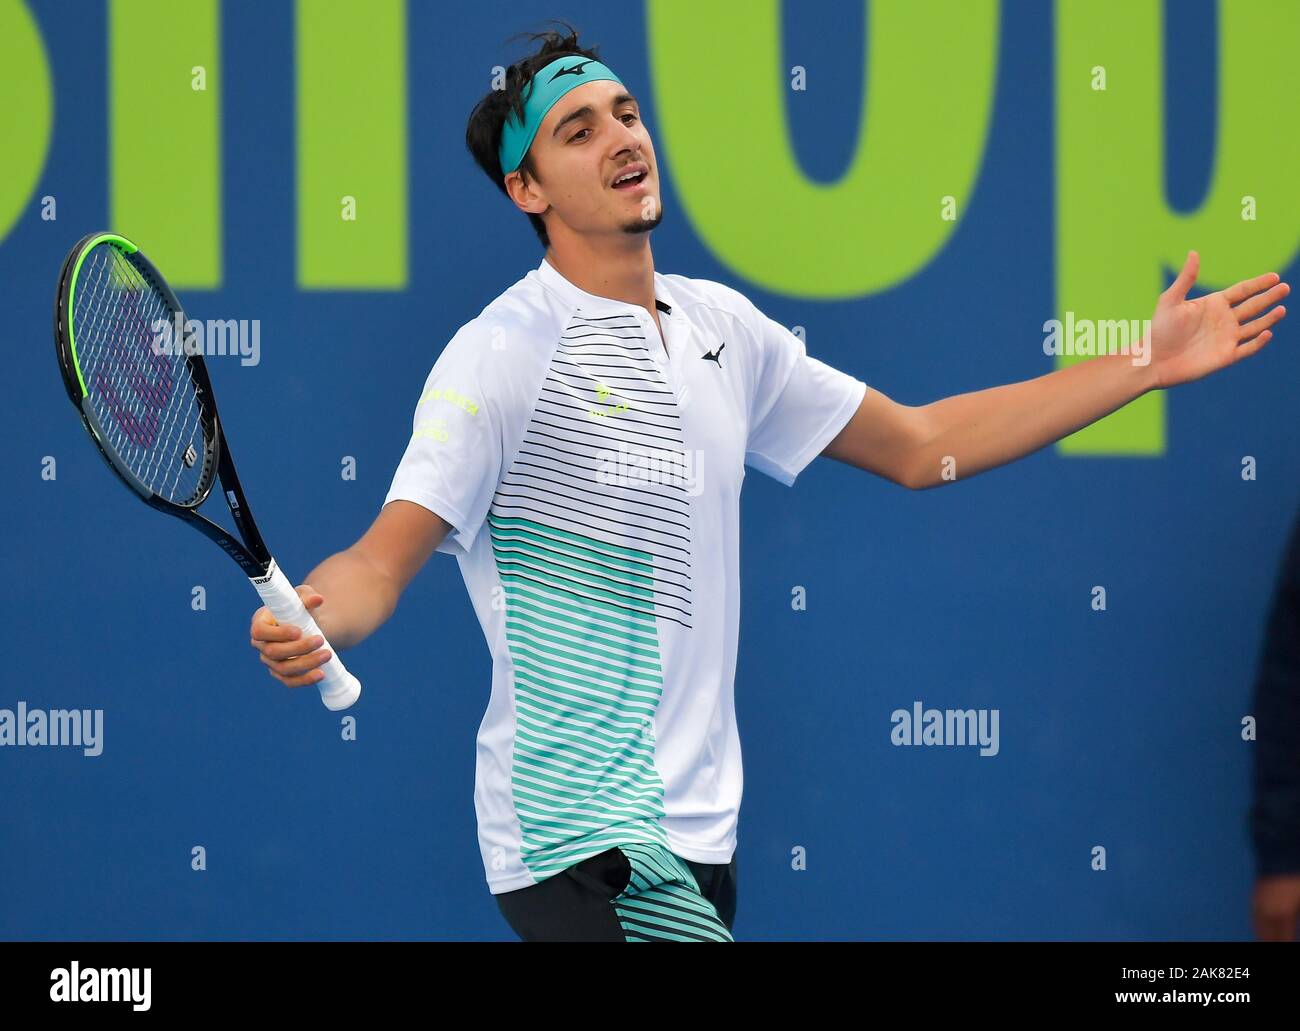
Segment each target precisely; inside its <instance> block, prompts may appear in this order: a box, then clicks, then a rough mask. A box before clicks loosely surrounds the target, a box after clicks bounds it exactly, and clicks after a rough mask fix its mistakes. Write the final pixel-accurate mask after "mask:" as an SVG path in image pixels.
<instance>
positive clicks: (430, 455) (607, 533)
mask: <svg viewBox="0 0 1300 1031" xmlns="http://www.w3.org/2000/svg"><path fill="white" fill-rule="evenodd" d="M654 285H655V305H656V308H657V310H658V313H659V320H660V324H661V325H662V327H663V336H662V337H661V336H660V331H659V328H658V327H657V326H656V325H655V320H654V318H653V317H652V316H651V314H650V312H648V311H646V310H645V309H644V308H642V307H640V306H638V305H635V304H630V303H627V302H623V301H616V300H611V299H610V298H606V297H599V296H596V295H593V294H589V293H587V292H585V291H583V290H581V289H579V288H578V287H576V286H575V285H573V284H572V283H570V282H569V281H568V280H567V279H565V278H564V277H563V276H562V275H561V274H560V273H559V271H558V270H556V269H555V268H554V267H553V266H552V265H551V264H550V263H549V262H547V261H546V260H545V258H543V260H542V262H541V264H540V265H538V267H537V268H536V269H534V270H532V271H530V272H529V273H528V274H527V275H526V276H524V278H522V279H521V280H519V281H518V282H517V283H515V284H514V285H513V286H511V287H510V288H509V289H508V290H506V291H505V292H504V293H502V294H501V295H500V296H499V297H497V298H496V299H495V300H493V301H492V303H491V304H489V305H488V306H487V307H486V308H484V309H483V311H482V312H481V313H480V314H479V315H478V317H477V318H475V319H473V320H472V321H470V322H468V323H467V324H465V325H464V326H462V327H461V328H460V330H459V331H458V332H457V333H456V335H455V336H454V337H453V338H452V340H451V342H450V343H449V344H448V345H447V346H446V348H445V349H444V350H443V352H442V354H441V355H439V356H438V359H437V361H436V362H435V363H434V366H433V369H432V371H431V372H430V374H429V376H428V379H427V380H426V382H425V384H424V389H423V392H422V393H421V396H420V399H419V401H418V403H417V405H416V408H415V416H414V420H413V426H412V435H411V440H410V443H409V444H408V446H407V449H406V452H405V454H404V455H403V457H402V460H401V463H400V465H399V466H398V468H397V472H396V474H395V476H394V477H393V482H392V487H391V489H390V490H389V492H388V496H387V498H386V499H385V502H384V503H385V504H388V503H389V502H391V501H395V500H399V499H401V500H406V501H411V502H414V503H416V504H418V505H421V506H423V507H424V508H427V509H429V510H430V511H432V512H434V513H436V514H437V515H439V516H441V517H442V518H443V519H444V520H445V521H446V522H447V523H449V524H450V525H451V526H452V527H453V529H452V531H451V532H450V533H449V534H448V535H447V537H446V538H445V539H444V540H443V542H442V543H441V544H440V545H439V548H438V550H439V551H443V552H446V553H448V554H452V555H455V556H456V557H457V560H458V562H459V564H460V569H461V574H462V576H463V577H464V580H465V586H466V589H467V590H468V592H469V595H470V598H471V600H472V602H473V605H474V609H475V612H476V613H477V615H478V618H479V622H480V623H481V625H482V627H483V633H484V636H485V637H486V639H487V643H488V647H489V649H490V650H491V654H492V662H493V672H492V691H491V696H490V699H489V702H488V706H487V711H486V713H485V714H484V716H483V721H482V723H481V725H480V727H479V732H478V743H477V761H476V776H475V789H474V801H475V810H476V813H477V816H478V831H479V844H480V848H481V851H482V858H483V865H484V870H485V872H486V874H487V880H488V886H489V888H490V890H491V891H492V892H493V893H494V894H496V893H500V892H505V891H512V890H514V889H517V888H523V887H526V886H528V885H530V884H535V883H537V882H539V881H541V880H544V879H545V878H547V877H550V876H551V875H552V874H555V873H558V872H559V871H560V870H562V869H564V868H565V867H567V866H570V865H572V864H573V863H577V862H580V861H581V860H583V859H585V858H587V857H588V856H591V855H594V854H596V853H597V852H601V851H604V850H605V849H607V848H609V847H611V846H612V845H621V844H633V843H648V844H652V845H660V846H664V847H666V848H669V849H670V850H671V851H672V852H674V853H675V854H677V855H679V856H681V857H683V858H685V859H690V860H693V861H696V862H702V863H727V862H730V860H731V857H732V854H733V852H734V851H735V846H736V826H737V818H738V815H739V811H740V799H741V790H742V781H743V778H742V771H741V751H740V739H739V735H738V734H737V730H736V715H735V706H734V695H733V687H734V681H735V671H736V645H737V639H738V632H739V622H740V573H739V568H740V567H739V562H740V547H739V545H740V534H739V529H740V505H739V502H740V488H741V483H742V481H743V480H744V476H745V466H746V465H748V466H750V467H752V468H755V469H758V470H760V471H761V472H764V473H767V474H768V475H770V476H772V477H774V478H776V479H777V480H779V481H780V482H782V483H784V484H787V485H789V484H793V483H794V480H795V477H796V476H798V474H799V472H800V471H801V470H802V469H803V468H804V467H805V466H806V465H807V464H808V463H809V462H811V461H812V460H813V458H814V457H816V456H817V455H818V454H819V453H820V452H821V451H822V450H823V449H824V448H825V447H826V445H827V444H828V443H829V442H830V441H831V439H832V438H834V437H835V435H836V434H837V433H839V431H840V430H841V429H842V428H843V427H844V425H845V423H847V422H848V420H849V418H850V416H852V414H853V412H854V411H856V409H857V407H858V405H859V403H860V402H861V400H862V398H863V396H864V394H865V392H866V384H865V383H863V382H862V381H861V380H859V379H856V378H855V377H853V376H850V375H847V374H845V373H843V372H840V371H838V370H836V369H833V368H831V367H830V366H828V365H826V364H824V363H822V362H820V361H818V360H817V359H815V358H813V357H811V356H810V355H808V354H807V353H806V351H805V348H804V345H803V342H802V341H801V340H800V339H799V338H798V337H797V336H795V335H794V334H793V333H791V332H790V331H789V330H787V329H785V328H784V327H783V326H781V325H779V324H778V323H776V322H774V321H773V320H772V319H770V318H768V317H767V316H766V315H764V314H763V313H762V312H760V311H759V310H758V309H757V308H756V307H755V306H754V305H753V304H752V303H751V302H750V301H748V300H747V299H746V298H745V297H744V296H743V295H742V294H740V293H738V292H737V291H735V290H733V289H731V288H730V287H727V286H724V285H722V284H720V283H716V282H712V281H709V280H702V279H688V278H685V277H683V276H677V275H662V274H660V273H657V272H656V273H655V274H654Z"/></svg>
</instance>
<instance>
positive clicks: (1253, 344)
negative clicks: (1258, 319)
mask: <svg viewBox="0 0 1300 1031" xmlns="http://www.w3.org/2000/svg"><path fill="white" fill-rule="evenodd" d="M1272 339H1273V331H1272V330H1269V329H1266V330H1264V332H1263V333H1261V334H1260V335H1259V336H1257V337H1256V338H1255V339H1254V340H1250V341H1247V342H1246V343H1244V344H1238V345H1237V350H1236V352H1235V353H1234V354H1233V358H1232V360H1233V361H1236V362H1239V361H1241V360H1242V359H1243V358H1249V357H1250V356H1251V355H1252V354H1254V353H1255V352H1256V351H1258V350H1259V349H1260V348H1261V347H1263V346H1264V345H1265V344H1267V343H1268V342H1269V341H1270V340H1272Z"/></svg>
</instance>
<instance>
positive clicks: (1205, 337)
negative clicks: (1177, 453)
mask: <svg viewBox="0 0 1300 1031" xmlns="http://www.w3.org/2000/svg"><path fill="white" fill-rule="evenodd" d="M1200 264H1201V259H1200V256H1199V255H1198V254H1197V253H1196V252H1195V251H1189V252H1188V254H1187V261H1186V263H1185V264H1184V265H1183V270H1182V272H1180V273H1179V274H1178V278H1177V279H1175V280H1174V281H1173V283H1172V284H1171V285H1170V287H1169V289H1168V290H1166V291H1165V292H1164V293H1162V294H1161V295H1160V299H1159V301H1157V302H1156V310H1155V313H1154V314H1153V315H1152V316H1151V366H1152V370H1153V372H1154V374H1155V377H1156V383H1157V386H1159V387H1174V386H1177V385H1178V384H1179V383H1189V382H1191V381H1192V380H1196V379H1200V378H1201V377H1202V376H1208V375H1209V374H1210V373H1212V372H1216V371H1217V370H1219V369H1222V368H1223V367H1224V366H1226V365H1231V364H1232V363H1233V362H1238V361H1241V359H1243V358H1248V357H1250V356H1251V355H1252V354H1254V353H1255V352H1256V351H1258V350H1259V349H1260V348H1261V347H1263V346H1264V345H1265V344H1266V343H1268V341H1269V339H1270V338H1271V337H1272V336H1273V333H1272V331H1271V330H1270V329H1269V327H1270V326H1272V325H1273V324H1274V323H1275V322H1278V321H1279V320H1280V319H1282V318H1283V316H1285V315H1286V309H1285V308H1283V307H1282V306H1281V305H1280V304H1278V303H1277V302H1278V301H1280V300H1281V299H1282V298H1283V297H1285V296H1286V295H1287V294H1288V293H1290V292H1291V287H1289V286H1288V285H1287V284H1286V283H1283V282H1281V281H1280V280H1281V277H1280V276H1279V275H1278V274H1277V273H1276V272H1266V273H1264V274H1263V275H1262V276H1256V277H1255V278H1254V279H1243V280H1242V281H1241V282H1240V283H1237V284H1235V285H1233V286H1230V287H1228V288H1227V289H1224V290H1218V291H1216V292H1215V293H1212V294H1206V295H1205V296H1204V297H1197V298H1195V299H1194V300H1188V299H1187V291H1188V290H1190V289H1191V288H1192V284H1193V283H1195V282H1196V273H1197V271H1198V269H1199V268H1200ZM1274 305H1276V307H1274ZM1269 309H1271V310H1269ZM1261 312H1267V313H1266V314H1263V315H1261V314H1260V313H1261Z"/></svg>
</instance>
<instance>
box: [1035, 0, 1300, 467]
mask: <svg viewBox="0 0 1300 1031" xmlns="http://www.w3.org/2000/svg"><path fill="white" fill-rule="evenodd" d="M1227 6H1228V5H1225V4H1220V5H1219V6H1218V10H1219V11H1220V18H1219V83H1218V86H1219V89H1218V105H1219V111H1218V126H1219V129H1218V139H1217V141H1216V147H1215V154H1214V170H1213V176H1212V180H1211V183H1210V188H1209V193H1208V196H1207V197H1206V199H1205V203H1204V204H1202V205H1201V207H1200V209H1199V210H1198V211H1196V212H1195V213H1194V214H1192V215H1188V216H1184V215H1179V214H1177V213H1175V212H1173V211H1171V210H1170V209H1169V205H1168V203H1167V202H1166V200H1165V194H1164V182H1165V179H1164V173H1165V166H1166V163H1167V162H1168V161H1171V160H1172V161H1177V160H1178V156H1177V155H1166V154H1165V147H1164V127H1165V117H1164V114H1165V110H1166V107H1167V106H1169V105H1173V104H1177V103H1179V98H1178V97H1164V96H1162V93H1163V67H1164V61H1163V45H1162V39H1163V36H1162V30H1161V13H1162V9H1161V4H1160V3H1159V2H1157V0H1093V2H1091V3H1086V4H1084V3H1073V2H1068V3H1058V4H1057V5H1056V33H1057V62H1056V69H1057V71H1056V76H1057V80H1056V103H1057V115H1056V118H1057V129H1056V137H1057V142H1056V156H1057V201H1056V204H1057V214H1056V222H1057V234H1056V241H1057V244H1056V275H1057V297H1058V303H1059V306H1060V312H1059V313H1058V316H1057V317H1058V318H1060V319H1062V320H1064V318H1065V312H1069V311H1072V312H1074V317H1075V318H1076V319H1096V320H1101V319H1148V318H1150V317H1151V312H1152V310H1153V308H1154V307H1155V302H1156V295H1157V294H1159V293H1160V291H1161V290H1163V289H1164V288H1165V285H1166V275H1167V274H1168V275H1172V274H1174V273H1177V271H1178V270H1179V269H1181V268H1182V266H1183V261H1184V259H1185V258H1186V257H1187V252H1188V251H1189V250H1196V251H1198V252H1199V253H1200V256H1201V272H1200V277H1199V279H1198V282H1197V288H1198V289H1205V288H1208V289H1222V288H1223V287H1225V286H1229V285H1231V284H1232V283H1235V282H1237V281H1238V280H1241V279H1245V278H1247V277H1249V276H1253V275H1255V274H1256V273H1259V272H1279V273H1280V272H1282V271H1283V269H1284V268H1285V267H1286V266H1287V264H1289V263H1290V261H1291V259H1292V257H1293V256H1294V255H1295V252H1296V244H1297V236H1298V234H1300V186H1298V184H1300V135H1298V134H1297V128H1300V126H1298V125H1297V123H1298V122H1300V116H1298V115H1297V103H1298V102H1300V61H1298V60H1297V59H1296V53H1295V50H1296V47H1297V45H1300V6H1297V5H1296V4H1295V3H1294V2H1291V0H1281V2H1270V0H1255V2H1253V3H1251V4H1249V5H1247V7H1246V9H1244V10H1243V9H1241V8H1238V7H1233V8H1232V9H1231V11H1230V12H1225V10H1224V9H1225V7H1227ZM1176 10H1177V9H1176V8H1175V7H1174V6H1173V5H1166V7H1165V16H1166V17H1176V16H1177V14H1176ZM1097 67H1100V68H1103V69H1104V70H1105V79H1106V83H1105V84H1106V88H1105V89H1104V90H1100V89H1094V88H1093V86H1094V82H1095V81H1096V80H1095V78H1094V73H1093V69H1094V68H1097ZM1247 197H1253V198H1255V202H1256V205H1257V219H1256V220H1254V221H1249V220H1246V219H1243V218H1242V210H1243V201H1244V198H1247ZM1072 360H1074V361H1077V360H1081V359H1078V358H1073V359H1072V358H1070V357H1067V356H1062V357H1061V358H1060V359H1059V361H1060V362H1061V364H1066V363H1068V362H1070V361H1072ZM1058 446H1059V447H1060V449H1061V450H1062V451H1063V452H1065V453H1067V454H1091V455H1098V454H1131V455H1158V454H1161V453H1162V452H1163V451H1164V447H1165V421H1164V395H1163V393H1161V392H1157V393H1154V394H1147V395H1146V396H1145V397H1142V398H1139V399H1138V400H1137V401H1135V402H1133V403H1132V404H1130V405H1128V406H1127V407H1125V408H1122V409H1120V410H1119V411H1118V412H1115V413H1114V414H1113V415H1110V416H1108V417H1107V418H1105V419H1103V420H1101V421H1100V422H1097V423H1094V424H1093V425H1092V426H1088V427H1085V428H1084V429H1082V430H1079V431H1078V432H1077V433H1074V434H1072V435H1071V436H1069V437H1066V438H1065V439H1064V440H1063V441H1062V442H1061V443H1060V444H1059V445H1058Z"/></svg>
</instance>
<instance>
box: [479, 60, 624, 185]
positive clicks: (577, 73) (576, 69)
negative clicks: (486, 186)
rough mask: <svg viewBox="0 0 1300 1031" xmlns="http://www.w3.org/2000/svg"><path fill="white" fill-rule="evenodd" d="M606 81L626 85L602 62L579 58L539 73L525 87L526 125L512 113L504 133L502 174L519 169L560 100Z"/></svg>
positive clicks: (547, 67) (499, 152)
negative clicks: (573, 90) (586, 87)
mask: <svg viewBox="0 0 1300 1031" xmlns="http://www.w3.org/2000/svg"><path fill="white" fill-rule="evenodd" d="M602 79H608V80H610V81H613V82H617V83H619V84H620V85H622V83H623V80H622V79H620V78H619V77H618V76H617V75H615V74H614V73H613V72H611V71H610V70H609V69H608V68H606V67H605V66H604V65H603V64H601V63H600V62H599V61H593V60H591V59H590V58H588V57H582V56H581V55H579V54H569V55H567V56H565V57H557V58H556V59H555V60H554V61H552V62H551V63H550V64H548V65H545V66H544V67H542V68H541V69H539V70H538V72H537V74H536V75H534V76H533V77H532V80H531V81H530V82H529V83H528V85H526V86H525V87H524V90H525V93H526V95H525V97H524V122H523V124H522V125H520V124H519V122H517V121H516V120H515V116H514V112H511V113H510V115H509V116H508V117H507V118H506V124H505V125H504V126H503V127H502V129H501V146H500V147H499V148H498V150H497V155H498V156H499V157H500V158H501V174H502V175H509V174H510V173H511V172H513V171H514V170H515V169H516V168H518V167H519V163H520V162H521V161H523V159H524V155H525V154H527V153H528V148H529V147H531V146H532V145H533V137H535V136H536V135H537V130H538V128H539V127H540V126H541V124H542V120H543V119H544V118H545V117H546V112H548V111H549V110H550V109H551V108H553V107H554V106H555V102H556V101H557V100H559V99H560V98H561V97H562V96H564V94H566V93H568V92H569V90H571V89H573V88H574V87H575V86H584V85H586V84H587V83H589V82H600V81H601V80H602Z"/></svg>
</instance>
